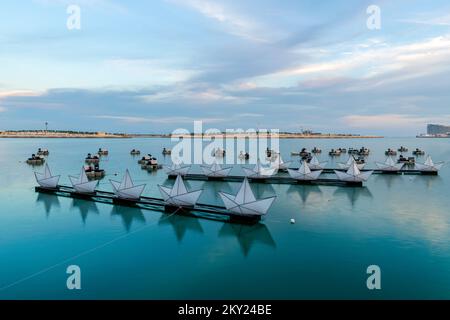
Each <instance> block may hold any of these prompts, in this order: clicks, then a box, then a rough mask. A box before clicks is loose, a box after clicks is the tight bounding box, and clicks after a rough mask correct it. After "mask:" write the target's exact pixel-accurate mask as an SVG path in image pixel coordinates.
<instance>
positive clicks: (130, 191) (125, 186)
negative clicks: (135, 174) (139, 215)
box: [109, 169, 145, 200]
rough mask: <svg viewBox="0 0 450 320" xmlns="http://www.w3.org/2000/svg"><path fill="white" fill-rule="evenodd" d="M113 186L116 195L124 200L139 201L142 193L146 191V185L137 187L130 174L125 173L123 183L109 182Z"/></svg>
mask: <svg viewBox="0 0 450 320" xmlns="http://www.w3.org/2000/svg"><path fill="white" fill-rule="evenodd" d="M109 181H110V182H111V184H112V187H113V190H114V193H115V194H116V196H117V197H118V198H119V199H124V200H139V198H140V197H141V194H142V192H143V191H144V188H145V184H141V185H138V186H135V185H134V183H133V180H131V176H130V173H129V172H128V169H127V171H126V172H125V176H124V177H123V179H122V181H121V182H118V181H114V180H109Z"/></svg>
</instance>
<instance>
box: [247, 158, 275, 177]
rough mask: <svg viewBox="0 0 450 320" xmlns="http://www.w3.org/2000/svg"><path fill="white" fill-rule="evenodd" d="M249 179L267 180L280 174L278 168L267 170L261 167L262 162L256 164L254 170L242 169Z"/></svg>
mask: <svg viewBox="0 0 450 320" xmlns="http://www.w3.org/2000/svg"><path fill="white" fill-rule="evenodd" d="M242 169H243V170H244V173H245V175H246V177H247V178H251V179H266V178H268V177H270V176H273V175H274V174H276V173H277V172H278V170H277V168H270V167H269V168H266V167H263V166H262V165H261V161H259V159H258V162H257V163H256V165H255V167H254V168H253V169H248V168H242Z"/></svg>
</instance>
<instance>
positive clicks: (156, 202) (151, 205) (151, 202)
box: [35, 185, 261, 224]
mask: <svg viewBox="0 0 450 320" xmlns="http://www.w3.org/2000/svg"><path fill="white" fill-rule="evenodd" d="M35 191H36V192H39V193H47V194H53V195H55V196H59V197H66V198H75V199H83V200H86V201H94V202H99V203H106V204H111V205H120V206H126V207H133V208H140V209H144V210H152V211H160V212H164V213H169V214H170V213H172V214H180V215H185V216H192V217H197V218H204V219H209V220H215V221H217V220H219V221H223V222H231V223H243V224H253V223H257V222H259V221H260V220H261V216H251V217H250V216H240V215H235V214H233V213H231V212H229V211H228V210H227V209H226V208H225V207H222V206H217V205H210V204H202V203H198V204H196V205H195V206H194V207H193V208H185V207H183V208H179V207H172V206H167V205H166V204H165V203H164V200H163V199H159V198H151V197H141V198H140V199H139V200H123V199H119V198H117V197H116V196H115V194H114V193H113V192H108V191H96V192H95V193H93V194H84V193H78V192H76V191H75V189H74V188H72V187H69V186H64V185H61V186H58V187H57V188H56V189H48V188H43V187H35Z"/></svg>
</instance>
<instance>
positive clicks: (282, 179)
mask: <svg viewBox="0 0 450 320" xmlns="http://www.w3.org/2000/svg"><path fill="white" fill-rule="evenodd" d="M168 177H169V179H174V178H176V176H172V175H169V176H168ZM244 178H245V176H227V177H216V178H214V179H213V180H214V181H223V182H242V181H244ZM183 179H185V180H200V181H208V180H211V178H209V177H207V176H205V175H204V174H187V175H185V176H184V177H183ZM247 179H248V181H249V182H252V183H267V184H305V185H328V186H352V187H362V185H363V184H362V182H353V181H341V180H339V179H327V178H323V179H317V180H311V181H302V180H295V179H292V178H291V177H290V176H288V175H276V176H268V177H267V178H248V177H247Z"/></svg>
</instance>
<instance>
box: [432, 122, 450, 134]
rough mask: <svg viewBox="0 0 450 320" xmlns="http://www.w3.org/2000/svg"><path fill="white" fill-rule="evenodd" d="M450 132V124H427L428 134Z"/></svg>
mask: <svg viewBox="0 0 450 320" xmlns="http://www.w3.org/2000/svg"><path fill="white" fill-rule="evenodd" d="M448 133H450V126H443V125H440V124H429V125H427V134H432V135H436V134H448Z"/></svg>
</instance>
